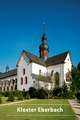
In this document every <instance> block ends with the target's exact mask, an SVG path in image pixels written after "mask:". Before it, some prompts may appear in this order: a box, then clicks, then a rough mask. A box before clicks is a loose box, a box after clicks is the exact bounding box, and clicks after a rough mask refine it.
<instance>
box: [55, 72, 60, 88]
mask: <svg viewBox="0 0 80 120" xmlns="http://www.w3.org/2000/svg"><path fill="white" fill-rule="evenodd" d="M54 79H55V87H59V79H60V78H59V73H58V72H56V73H55V75H54Z"/></svg>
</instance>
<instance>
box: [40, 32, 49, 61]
mask: <svg viewBox="0 0 80 120" xmlns="http://www.w3.org/2000/svg"><path fill="white" fill-rule="evenodd" d="M48 50H49V49H48V44H47V38H46V34H45V33H43V34H42V38H41V45H40V46H39V56H40V58H41V59H43V60H44V61H46V60H47V58H48Z"/></svg>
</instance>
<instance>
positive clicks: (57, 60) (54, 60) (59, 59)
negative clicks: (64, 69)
mask: <svg viewBox="0 0 80 120" xmlns="http://www.w3.org/2000/svg"><path fill="white" fill-rule="evenodd" d="M23 53H25V54H26V56H27V57H28V58H29V59H30V60H31V61H33V62H35V63H37V64H40V65H43V66H47V67H48V66H51V65H57V64H61V63H64V60H65V59H66V56H67V54H68V53H69V51H66V52H64V53H61V54H58V55H55V56H52V57H49V58H48V59H47V61H46V62H44V61H43V60H42V59H40V58H39V57H37V56H35V55H33V54H32V53H30V52H27V51H24V50H23Z"/></svg>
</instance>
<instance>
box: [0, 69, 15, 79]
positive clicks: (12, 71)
mask: <svg viewBox="0 0 80 120" xmlns="http://www.w3.org/2000/svg"><path fill="white" fill-rule="evenodd" d="M14 75H17V69H13V70H10V71H8V72H4V73H1V74H0V79H3V78H6V77H10V76H14Z"/></svg>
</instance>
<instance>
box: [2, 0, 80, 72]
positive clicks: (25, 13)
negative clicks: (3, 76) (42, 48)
mask: <svg viewBox="0 0 80 120" xmlns="http://www.w3.org/2000/svg"><path fill="white" fill-rule="evenodd" d="M44 22H45V26H44V25H43V23H44ZM44 27H45V30H44ZM44 31H45V33H46V36H47V43H48V45H49V56H54V55H56V54H59V53H62V52H64V51H67V50H69V51H70V53H71V57H72V62H73V64H74V65H77V63H78V62H79V61H80V0H0V71H4V70H5V67H6V65H9V66H10V69H13V68H15V67H16V63H17V61H18V59H19V57H20V54H21V52H22V50H23V49H24V50H27V51H29V52H31V53H33V54H35V55H39V49H38V47H39V45H40V43H41V36H42V33H43V32H44Z"/></svg>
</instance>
